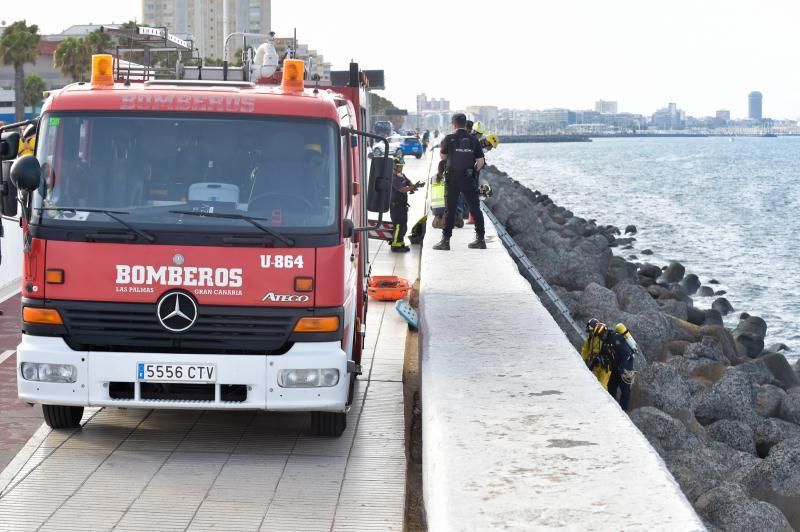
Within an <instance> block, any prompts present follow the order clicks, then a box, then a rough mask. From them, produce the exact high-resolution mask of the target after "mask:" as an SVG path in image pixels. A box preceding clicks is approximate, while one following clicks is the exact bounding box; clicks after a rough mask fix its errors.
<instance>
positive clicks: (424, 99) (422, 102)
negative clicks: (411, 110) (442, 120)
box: [417, 92, 450, 113]
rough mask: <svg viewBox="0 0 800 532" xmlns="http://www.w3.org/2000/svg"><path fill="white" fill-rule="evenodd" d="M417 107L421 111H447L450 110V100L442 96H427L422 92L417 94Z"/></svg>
mask: <svg viewBox="0 0 800 532" xmlns="http://www.w3.org/2000/svg"><path fill="white" fill-rule="evenodd" d="M417 109H419V111H420V112H421V113H424V112H426V111H449V110H450V101H449V100H445V99H444V98H430V99H429V98H428V96H427V95H426V94H425V93H424V92H423V93H422V94H418V95H417Z"/></svg>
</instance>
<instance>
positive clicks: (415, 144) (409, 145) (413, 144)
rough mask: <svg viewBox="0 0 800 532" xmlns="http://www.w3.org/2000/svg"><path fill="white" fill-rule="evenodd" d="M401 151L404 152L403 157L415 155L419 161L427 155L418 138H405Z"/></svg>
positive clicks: (401, 144)
mask: <svg viewBox="0 0 800 532" xmlns="http://www.w3.org/2000/svg"><path fill="white" fill-rule="evenodd" d="M400 149H401V150H403V155H413V156H414V157H416V158H417V159H421V158H422V154H423V153H425V151H424V150H423V148H422V142H420V140H419V139H418V138H417V137H403V138H402V142H401V143H400Z"/></svg>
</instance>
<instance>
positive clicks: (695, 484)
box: [662, 432, 732, 501]
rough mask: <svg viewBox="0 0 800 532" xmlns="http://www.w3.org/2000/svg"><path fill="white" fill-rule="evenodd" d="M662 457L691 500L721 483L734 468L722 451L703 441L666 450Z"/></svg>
mask: <svg viewBox="0 0 800 532" xmlns="http://www.w3.org/2000/svg"><path fill="white" fill-rule="evenodd" d="M687 433H688V432H687ZM697 441H698V442H700V440H699V439H698V440H697ZM662 458H664V462H666V464H667V468H668V469H669V470H670V472H671V473H672V475H673V476H674V477H675V480H676V481H678V484H679V485H680V487H681V490H682V491H683V493H684V495H686V498H687V499H689V500H690V501H694V500H696V499H697V498H698V497H699V496H700V495H702V494H703V493H705V492H707V491H708V490H710V489H711V488H713V487H714V486H716V485H717V484H719V483H720V482H721V481H722V480H724V478H725V476H726V475H728V474H729V473H730V472H731V469H732V467H731V464H728V463H726V462H725V460H724V458H723V456H722V455H721V453H719V452H718V451H717V450H716V449H713V448H711V447H706V446H705V445H703V444H702V442H700V443H697V444H696V445H695V446H694V447H686V446H682V447H679V448H676V449H674V450H668V451H665V452H664V453H663V454H662Z"/></svg>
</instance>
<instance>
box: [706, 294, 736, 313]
mask: <svg viewBox="0 0 800 532" xmlns="http://www.w3.org/2000/svg"><path fill="white" fill-rule="evenodd" d="M711 308H712V309H714V310H716V311H717V312H719V313H720V314H721V315H722V316H727V315H728V314H730V313H731V312H733V305H731V302H730V301H728V300H727V299H726V298H724V297H718V298H717V299H715V300H714V302H713V303H711Z"/></svg>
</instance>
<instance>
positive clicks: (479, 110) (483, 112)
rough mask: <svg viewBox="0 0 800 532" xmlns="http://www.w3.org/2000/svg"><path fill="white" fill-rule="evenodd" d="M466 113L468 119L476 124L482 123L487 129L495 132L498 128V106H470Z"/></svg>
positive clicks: (465, 110)
mask: <svg viewBox="0 0 800 532" xmlns="http://www.w3.org/2000/svg"><path fill="white" fill-rule="evenodd" d="M464 112H465V113H466V114H467V118H469V119H470V120H472V121H474V122H481V123H482V124H483V125H484V126H485V127H486V129H488V130H489V131H494V130H495V129H496V127H497V106H494V105H470V106H468V107H467V108H466V109H464Z"/></svg>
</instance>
